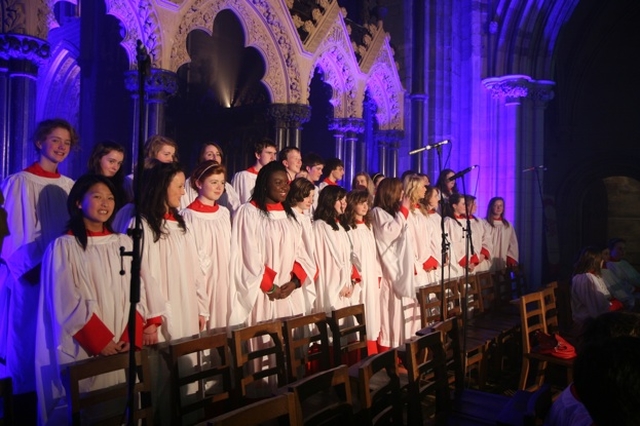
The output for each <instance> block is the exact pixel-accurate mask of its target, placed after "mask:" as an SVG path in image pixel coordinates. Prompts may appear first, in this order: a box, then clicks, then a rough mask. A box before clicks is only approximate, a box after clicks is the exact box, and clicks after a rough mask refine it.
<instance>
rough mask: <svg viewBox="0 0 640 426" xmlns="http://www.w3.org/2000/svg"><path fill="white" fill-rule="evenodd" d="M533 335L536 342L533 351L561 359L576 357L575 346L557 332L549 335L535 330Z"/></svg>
mask: <svg viewBox="0 0 640 426" xmlns="http://www.w3.org/2000/svg"><path fill="white" fill-rule="evenodd" d="M533 337H534V339H535V341H536V342H537V344H536V345H534V348H533V351H534V352H537V353H539V354H546V355H551V356H554V357H556V358H561V359H572V358H575V357H576V348H574V347H573V345H572V344H571V343H569V342H567V341H566V340H565V339H564V337H562V336H561V335H559V334H558V333H554V334H553V335H549V334H547V333H544V332H542V331H541V330H537V331H536V332H535V334H534V336H533Z"/></svg>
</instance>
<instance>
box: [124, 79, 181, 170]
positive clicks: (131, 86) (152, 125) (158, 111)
mask: <svg viewBox="0 0 640 426" xmlns="http://www.w3.org/2000/svg"><path fill="white" fill-rule="evenodd" d="M138 78H139V77H138V70H130V71H127V72H126V73H125V86H126V88H127V89H128V90H129V91H130V92H131V99H132V100H133V133H132V143H131V155H132V157H131V158H134V159H135V158H138V145H139V142H138V133H139V129H138V123H139V113H140V112H139V106H140V103H139V101H138V88H139V87H138ZM144 90H145V99H144V101H145V102H144V104H145V107H144V108H145V110H144V111H143V114H144V118H145V127H144V132H143V143H144V141H145V140H147V138H149V137H150V136H153V135H158V134H164V131H165V121H164V112H165V107H166V104H167V99H168V98H169V97H170V96H173V95H174V94H176V92H177V91H178V77H177V76H176V74H175V73H174V72H172V71H167V70H163V69H158V68H152V69H151V74H150V75H149V76H148V77H147V78H146V80H145V85H144ZM134 163H135V161H134Z"/></svg>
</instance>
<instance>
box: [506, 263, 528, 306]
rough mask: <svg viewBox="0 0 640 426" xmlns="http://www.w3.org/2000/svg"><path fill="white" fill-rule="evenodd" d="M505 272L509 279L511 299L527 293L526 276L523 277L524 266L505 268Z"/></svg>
mask: <svg viewBox="0 0 640 426" xmlns="http://www.w3.org/2000/svg"><path fill="white" fill-rule="evenodd" d="M507 272H508V274H509V277H510V279H511V291H512V298H514V299H515V298H518V297H520V296H522V295H523V294H525V293H526V292H527V288H528V284H527V276H526V275H525V270H524V266H522V264H520V263H519V264H517V265H515V266H512V267H510V268H507Z"/></svg>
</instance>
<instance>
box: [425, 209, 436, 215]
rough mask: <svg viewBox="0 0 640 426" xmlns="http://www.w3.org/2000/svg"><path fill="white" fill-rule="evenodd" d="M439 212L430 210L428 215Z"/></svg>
mask: <svg viewBox="0 0 640 426" xmlns="http://www.w3.org/2000/svg"><path fill="white" fill-rule="evenodd" d="M437 212H438V211H437V210H436V209H431V210H429V211H428V212H427V213H429V214H434V213H437Z"/></svg>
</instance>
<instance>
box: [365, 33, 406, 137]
mask: <svg viewBox="0 0 640 426" xmlns="http://www.w3.org/2000/svg"><path fill="white" fill-rule="evenodd" d="M367 90H369V93H370V94H371V98H372V99H373V100H374V101H375V103H376V105H377V106H378V111H377V113H376V118H377V119H378V124H379V125H380V129H382V130H389V129H397V130H400V129H402V127H403V124H402V118H403V117H402V102H403V99H402V98H403V96H402V94H403V93H404V90H403V88H402V84H401V83H400V80H399V77H398V72H397V70H396V69H395V61H393V56H392V55H391V51H390V47H389V44H388V42H385V46H384V48H382V49H380V52H379V53H378V56H377V58H376V60H375V62H374V65H373V66H372V68H371V72H370V73H369V79H368V80H367Z"/></svg>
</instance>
